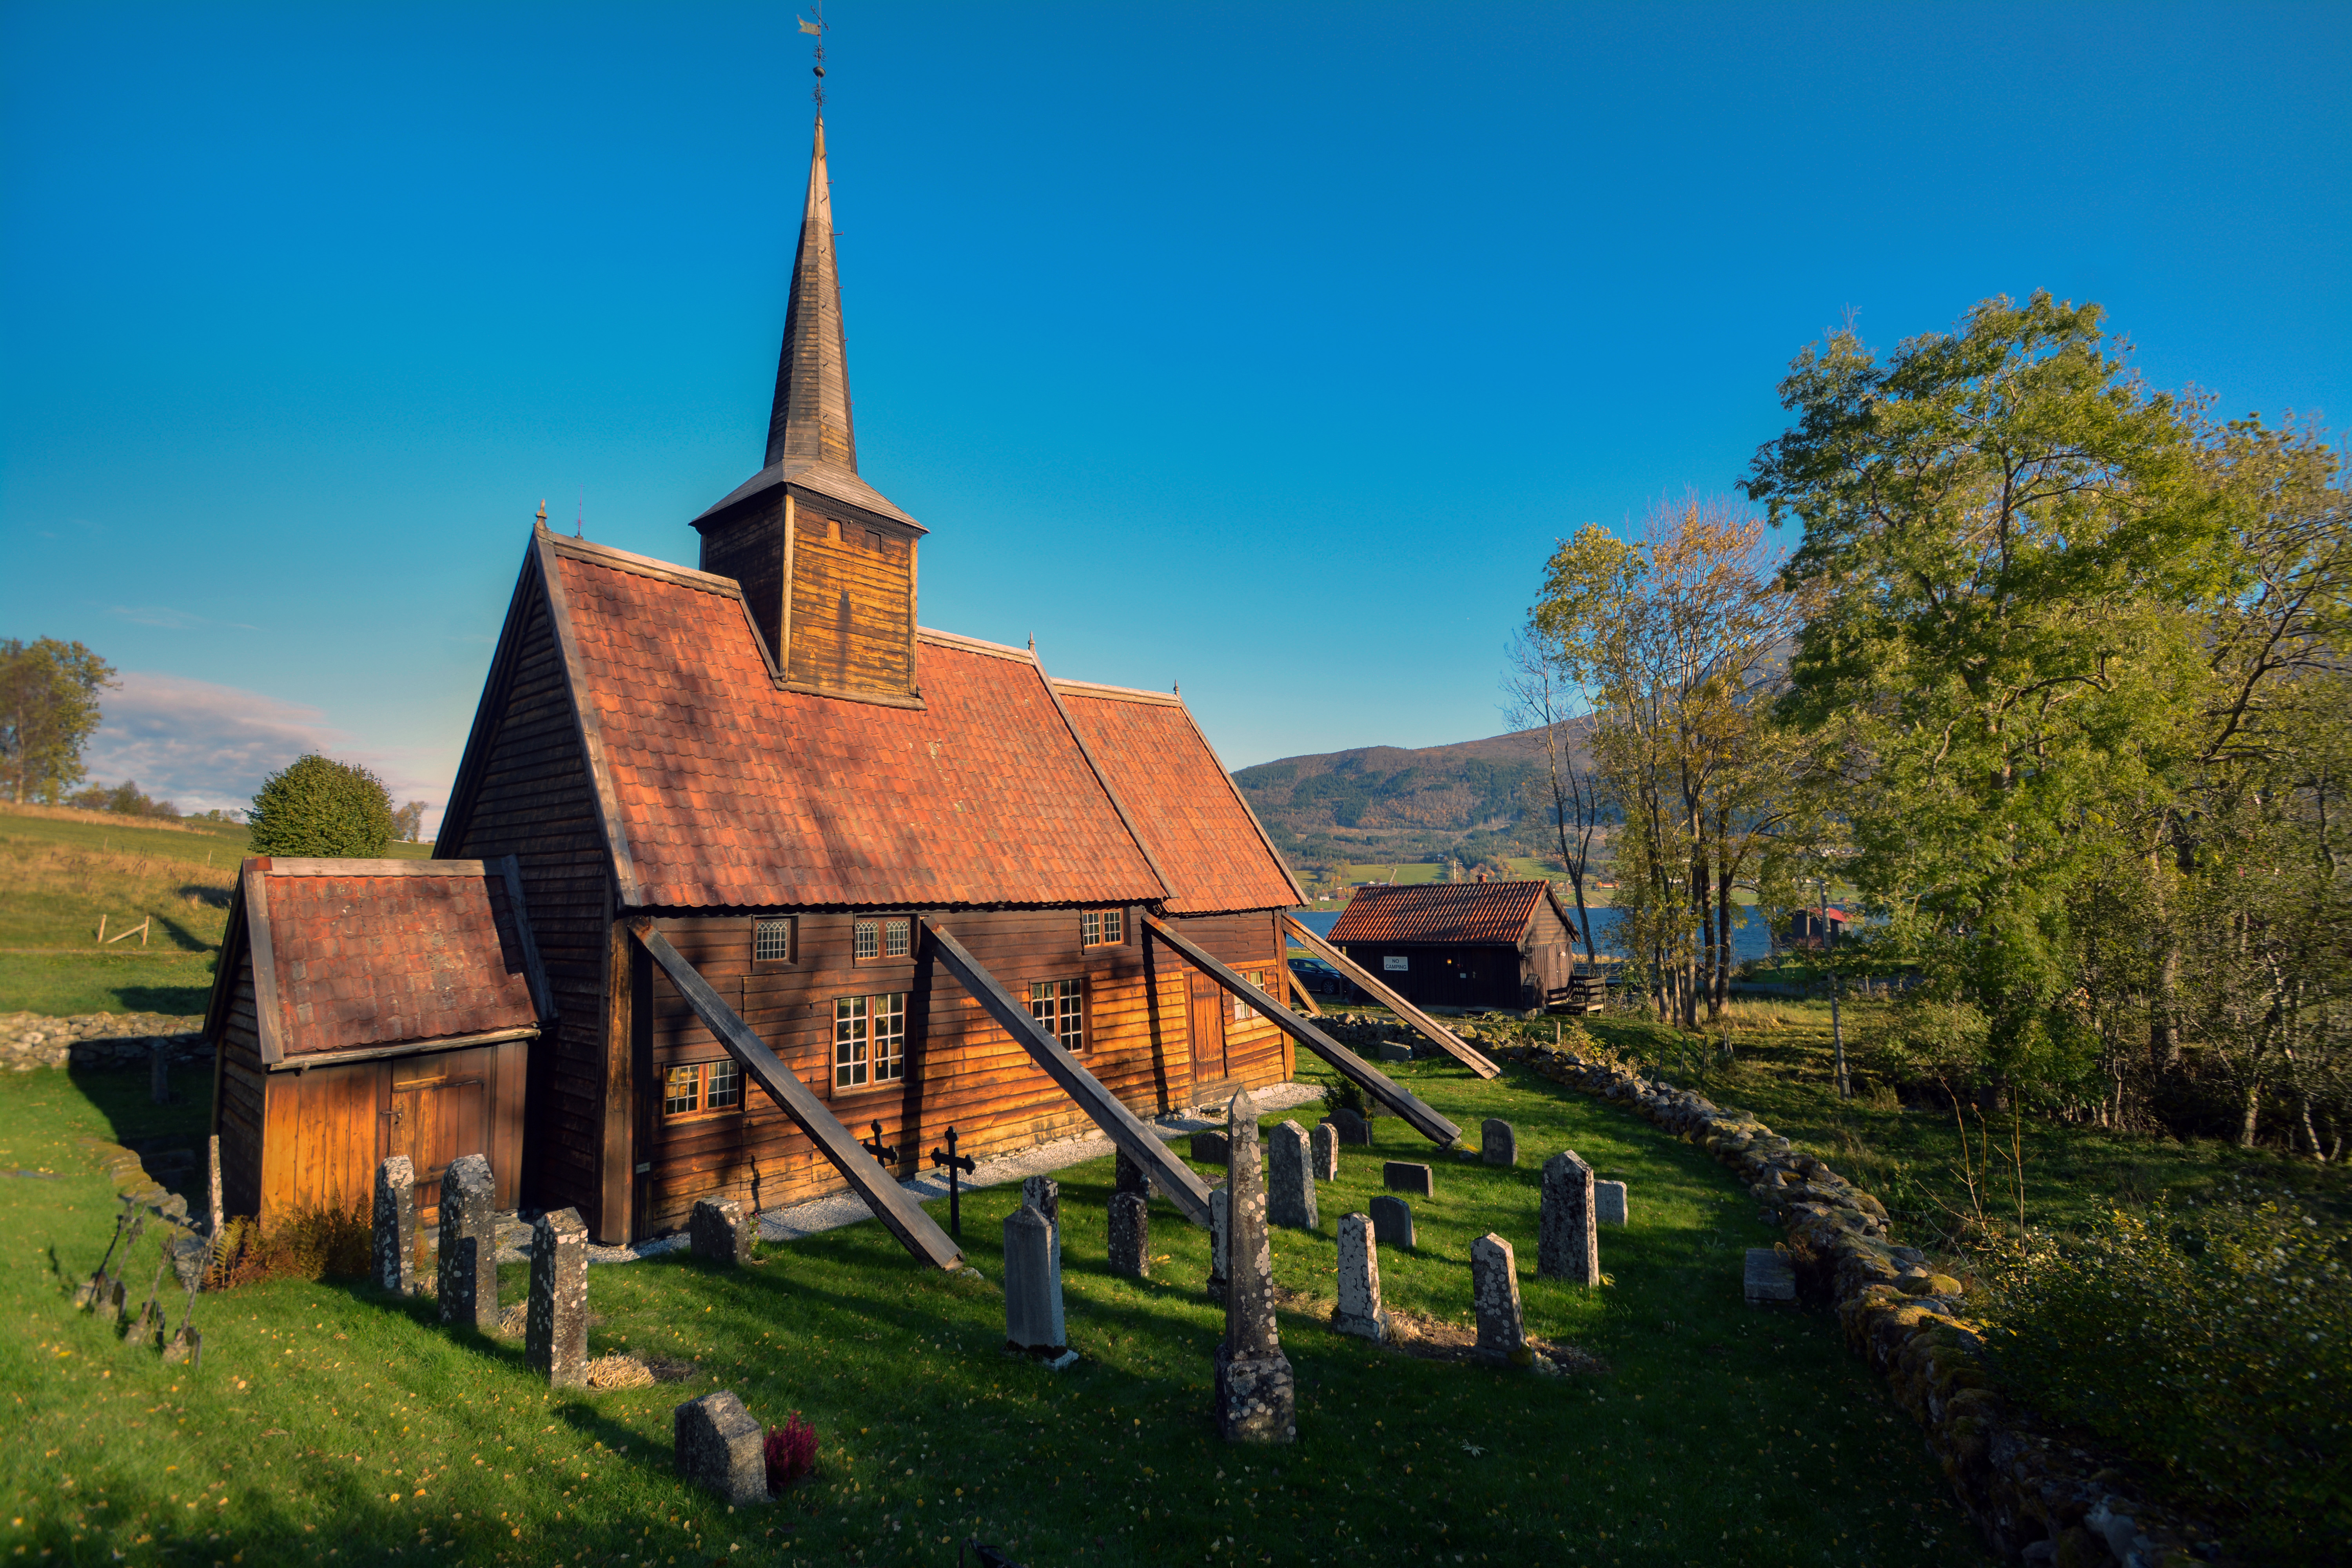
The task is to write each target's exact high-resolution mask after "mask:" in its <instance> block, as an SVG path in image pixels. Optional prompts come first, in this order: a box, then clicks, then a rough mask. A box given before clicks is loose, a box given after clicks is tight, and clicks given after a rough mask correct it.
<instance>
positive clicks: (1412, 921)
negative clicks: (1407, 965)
mask: <svg viewBox="0 0 2352 1568" xmlns="http://www.w3.org/2000/svg"><path fill="white" fill-rule="evenodd" d="M1549 887H1550V884H1549V883H1548V882H1544V881H1541V880H1536V881H1514V882H1423V883H1421V884H1419V885H1418V886H1415V887H1409V888H1361V889H1357V892H1356V896H1355V898H1354V900H1351V901H1350V902H1349V905H1348V908H1347V910H1345V911H1344V912H1343V913H1342V914H1341V915H1340V916H1339V921H1338V922H1337V923H1336V924H1334V925H1333V926H1332V928H1331V934H1330V937H1329V940H1330V941H1331V942H1336V943H1340V944H1343V945H1344V944H1345V943H1348V942H1428V943H1432V944H1434V945H1439V946H1450V945H1461V946H1469V947H1489V946H1517V943H1518V942H1519V939H1520V938H1521V937H1524V936H1525V935H1527V931H1528V921H1531V920H1533V919H1535V914H1536V905H1537V903H1538V900H1541V899H1543V898H1544V896H1545V894H1546V892H1547V890H1548V889H1549Z"/></svg>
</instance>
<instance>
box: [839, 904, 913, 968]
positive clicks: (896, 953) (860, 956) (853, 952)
mask: <svg viewBox="0 0 2352 1568" xmlns="http://www.w3.org/2000/svg"><path fill="white" fill-rule="evenodd" d="M914 951H915V922H914V921H913V920H912V919H911V918H909V917H908V916H906V915H876V916H873V917H872V918H870V919H866V920H861V921H858V922H857V924H856V929H855V930H854V931H852V932H851V934H850V943H849V956H850V957H851V958H852V959H853V960H855V961H856V962H857V963H881V962H884V961H887V960H889V959H894V958H904V957H906V956H907V955H908V953H910V952H914Z"/></svg>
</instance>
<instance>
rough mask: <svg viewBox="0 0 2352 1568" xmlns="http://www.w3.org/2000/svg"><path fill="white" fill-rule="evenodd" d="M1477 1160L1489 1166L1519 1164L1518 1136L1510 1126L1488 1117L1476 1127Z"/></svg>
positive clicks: (1515, 1130)
mask: <svg viewBox="0 0 2352 1568" xmlns="http://www.w3.org/2000/svg"><path fill="white" fill-rule="evenodd" d="M1478 1158H1480V1159H1481V1160H1484V1161H1485V1162H1486V1163H1487V1164H1489V1165H1516V1164H1517V1163H1519V1134H1518V1131H1517V1129H1515V1128H1513V1127H1512V1125H1511V1124H1510V1123H1509V1122H1507V1121H1501V1120H1498V1119H1497V1118H1495V1117H1492V1116H1490V1117H1488V1118H1487V1119H1486V1121H1483V1122H1481V1123H1480V1124H1479V1127H1478Z"/></svg>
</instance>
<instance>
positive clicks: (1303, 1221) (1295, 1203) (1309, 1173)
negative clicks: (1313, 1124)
mask: <svg viewBox="0 0 2352 1568" xmlns="http://www.w3.org/2000/svg"><path fill="white" fill-rule="evenodd" d="M1271 1142H1272V1147H1271V1150H1270V1153H1271V1158H1269V1159H1268V1160H1267V1162H1266V1163H1267V1165H1268V1167H1269V1169H1268V1171H1267V1173H1266V1184H1265V1219H1266V1223H1267V1224H1268V1225H1286V1226H1291V1227H1292V1228H1293V1229H1296V1230H1313V1229H1314V1228H1315V1226H1316V1215H1315V1172H1314V1169H1313V1167H1312V1166H1310V1165H1309V1164H1308V1163H1307V1129H1305V1128H1304V1127H1301V1126H1300V1125H1298V1123H1297V1122H1296V1121H1286V1122H1284V1123H1283V1124H1282V1125H1281V1126H1279V1127H1277V1128H1276V1129H1275V1130H1274V1137H1273V1139H1272V1141H1271Z"/></svg>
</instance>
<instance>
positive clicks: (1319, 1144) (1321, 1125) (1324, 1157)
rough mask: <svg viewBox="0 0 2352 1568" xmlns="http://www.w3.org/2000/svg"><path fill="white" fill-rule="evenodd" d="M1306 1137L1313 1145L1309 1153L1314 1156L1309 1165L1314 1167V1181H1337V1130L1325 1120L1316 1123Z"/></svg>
mask: <svg viewBox="0 0 2352 1568" xmlns="http://www.w3.org/2000/svg"><path fill="white" fill-rule="evenodd" d="M1307 1137H1308V1138H1309V1139H1310V1140H1311V1141H1312V1143H1313V1147H1312V1149H1311V1150H1310V1151H1309V1152H1311V1153H1312V1154H1313V1155H1314V1159H1313V1160H1312V1161H1311V1162H1310V1163H1312V1164H1313V1165H1314V1167H1315V1179H1316V1180H1317V1181H1318V1182H1336V1181H1338V1180H1339V1129H1338V1128H1337V1127H1334V1126H1333V1125H1332V1124H1331V1123H1330V1121H1328V1120H1325V1121H1318V1122H1317V1123H1316V1124H1315V1125H1314V1127H1313V1128H1312V1129H1311V1130H1309V1131H1308V1132H1307Z"/></svg>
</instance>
